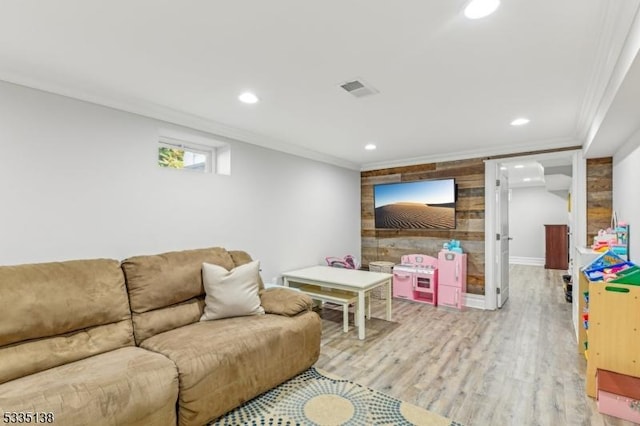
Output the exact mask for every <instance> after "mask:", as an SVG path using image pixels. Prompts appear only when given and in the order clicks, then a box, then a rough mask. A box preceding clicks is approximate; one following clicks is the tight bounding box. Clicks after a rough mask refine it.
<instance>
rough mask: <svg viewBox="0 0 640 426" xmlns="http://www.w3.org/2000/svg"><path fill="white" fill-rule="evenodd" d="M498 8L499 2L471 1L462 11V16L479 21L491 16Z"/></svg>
mask: <svg viewBox="0 0 640 426" xmlns="http://www.w3.org/2000/svg"><path fill="white" fill-rule="evenodd" d="M498 6H500V0H471V2H470V3H469V4H468V5H467V7H466V8H465V9H464V16H466V17H467V18H469V19H480V18H484V17H485V16H489V15H491V14H492V13H493V12H495V11H496V9H497V8H498Z"/></svg>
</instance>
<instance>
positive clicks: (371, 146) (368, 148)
mask: <svg viewBox="0 0 640 426" xmlns="http://www.w3.org/2000/svg"><path fill="white" fill-rule="evenodd" d="M364 149H366V150H367V151H373V150H374V149H376V145H375V144H372V143H368V144H366V145H365V146H364Z"/></svg>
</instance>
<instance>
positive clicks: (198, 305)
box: [122, 247, 236, 344]
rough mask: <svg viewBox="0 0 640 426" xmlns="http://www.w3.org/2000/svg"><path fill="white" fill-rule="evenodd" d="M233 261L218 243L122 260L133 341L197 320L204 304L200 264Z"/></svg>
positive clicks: (230, 263) (230, 265)
mask: <svg viewBox="0 0 640 426" xmlns="http://www.w3.org/2000/svg"><path fill="white" fill-rule="evenodd" d="M205 262H206V263H211V264H214V265H220V266H222V267H223V268H225V269H233V268H234V267H235V266H236V265H235V263H234V262H233V258H232V257H231V255H230V254H229V253H228V252H227V251H226V250H225V249H224V248H221V247H214V248H205V249H196V250H185V251H177V252H169V253H163V254H158V255H152V256H136V257H131V258H129V259H126V260H123V261H122V270H123V271H124V274H125V277H126V280H127V291H128V292H129V300H130V302H131V311H132V314H133V331H134V335H135V339H136V342H137V343H138V344H140V342H142V341H144V339H146V338H148V337H150V336H153V335H155V334H157V333H162V332H164V331H167V330H171V329H174V328H176V327H181V326H183V325H187V324H191V323H193V322H197V321H199V320H200V317H201V316H202V312H203V308H204V287H203V285H202V264H203V263H205Z"/></svg>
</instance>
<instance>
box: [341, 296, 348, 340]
mask: <svg viewBox="0 0 640 426" xmlns="http://www.w3.org/2000/svg"><path fill="white" fill-rule="evenodd" d="M342 331H344V332H345V333H347V332H349V304H348V303H345V304H343V305H342Z"/></svg>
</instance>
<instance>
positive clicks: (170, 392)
mask: <svg viewBox="0 0 640 426" xmlns="http://www.w3.org/2000/svg"><path fill="white" fill-rule="evenodd" d="M177 398H178V379H177V371H176V367H175V365H174V364H173V362H171V361H170V360H168V359H167V358H165V357H164V356H162V355H159V354H155V353H153V352H149V351H146V350H144V349H140V348H135V347H128V348H122V349H117V350H115V351H111V352H107V353H104V354H100V355H96V356H92V357H89V358H85V359H83V360H80V361H77V362H73V363H70V364H66V365H62V366H59V367H55V368H52V369H50V370H46V371H42V372H39V373H36V374H32V375H29V376H25V377H22V378H20V379H16V380H13V381H11V382H8V383H4V384H1V385H0V407H2V410H3V411H4V412H38V413H49V412H50V413H53V415H54V420H55V421H54V422H53V423H55V424H61V425H90V424H113V425H116V424H120V425H124V424H126V425H175V424H176V411H175V404H176V400H177Z"/></svg>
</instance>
